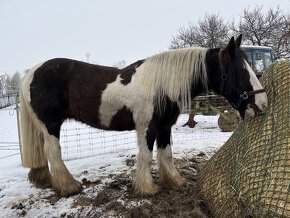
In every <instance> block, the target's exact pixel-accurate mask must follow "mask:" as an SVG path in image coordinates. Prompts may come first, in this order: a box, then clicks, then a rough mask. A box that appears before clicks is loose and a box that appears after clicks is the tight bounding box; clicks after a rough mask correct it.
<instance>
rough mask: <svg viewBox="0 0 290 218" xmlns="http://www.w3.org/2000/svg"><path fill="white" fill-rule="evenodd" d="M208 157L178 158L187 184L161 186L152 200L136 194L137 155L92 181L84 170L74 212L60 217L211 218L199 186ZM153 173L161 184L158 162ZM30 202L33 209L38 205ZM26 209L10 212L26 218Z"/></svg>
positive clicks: (52, 201) (50, 199)
mask: <svg viewBox="0 0 290 218" xmlns="http://www.w3.org/2000/svg"><path fill="white" fill-rule="evenodd" d="M209 156H211V154H209V153H203V152H200V153H198V154H190V155H187V158H183V159H175V165H176V167H177V169H178V171H179V172H180V173H181V174H182V175H183V176H184V177H185V178H186V179H187V182H188V185H187V186H186V187H182V188H178V189H173V188H168V187H164V186H160V191H159V193H158V194H156V195H155V196H152V197H139V196H136V195H135V194H134V192H133V187H132V176H133V175H134V174H135V172H134V170H135V167H134V165H135V161H136V157H135V156H131V157H128V158H127V159H126V165H127V167H126V169H124V171H123V172H118V173H116V174H109V175H108V176H104V177H98V178H97V179H95V180H93V181H92V180H89V179H87V178H86V174H87V175H88V172H86V171H84V172H83V175H84V176H83V179H82V183H83V187H84V190H83V192H82V193H81V194H79V195H76V196H74V201H73V203H72V204H71V208H72V210H70V211H69V212H67V213H62V214H61V215H60V216H59V217H67V218H75V217H124V218H126V217H134V218H137V217H138V218H139V217H140V218H143V217H154V218H155V217H164V218H165V217H166V218H170V217H182V218H186V217H193V218H208V217H212V216H211V214H210V211H209V210H208V208H207V206H206V204H205V202H204V201H203V200H202V199H201V198H200V196H199V194H198V189H197V186H196V179H197V173H198V170H199V169H200V167H201V166H202V165H203V164H204V163H205V162H206V161H207V159H208V158H209ZM152 174H153V178H154V180H155V181H156V183H157V184H158V171H157V164H156V163H155V162H154V163H153V170H152ZM87 177H88V176H87ZM59 200H61V199H60V198H59V197H58V196H56V195H52V196H49V197H47V198H46V201H48V202H49V204H50V205H54V204H56V203H57V202H58V201H59ZM27 203H28V204H31V207H33V204H35V203H36V202H33V201H31V202H30V201H29V202H27ZM22 207H23V208H22ZM27 208H29V207H28V206H27V205H25V206H22V204H21V205H20V204H17V205H15V208H11V209H17V210H18V215H19V216H20V217H25V216H26V212H27Z"/></svg>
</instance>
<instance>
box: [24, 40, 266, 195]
mask: <svg viewBox="0 0 290 218" xmlns="http://www.w3.org/2000/svg"><path fill="white" fill-rule="evenodd" d="M240 44H241V36H239V37H238V38H237V39H236V40H234V38H232V39H231V40H230V41H229V43H228V45H227V46H226V47H225V48H222V49H220V48H216V49H206V48H186V49H177V50H171V51H167V52H164V53H160V54H157V55H154V56H151V57H148V58H147V59H144V60H139V61H137V62H135V63H133V64H131V65H129V66H128V67H125V68H123V69H117V68H113V67H106V66H100V65H93V64H88V63H84V62H80V61H76V60H70V59H63V58H57V59H52V60H48V61H46V62H44V63H41V64H39V65H37V66H35V67H34V68H32V69H31V70H29V71H28V72H27V73H26V74H25V76H24V77H23V79H22V83H21V94H20V104H21V107H20V108H21V109H20V112H21V113H20V115H21V140H22V154H23V166H24V167H28V168H31V169H30V172H29V174H28V178H29V181H30V182H31V183H33V184H34V185H35V186H36V187H41V188H47V187H51V188H53V189H54V190H55V191H56V192H57V193H58V194H59V195H60V196H69V195H72V194H76V193H79V192H80V191H81V190H82V185H81V183H80V182H78V181H77V180H75V179H74V178H73V176H72V175H71V174H70V172H69V171H68V170H67V168H66V166H65V164H64V162H63V160H62V157H61V147H60V144H59V138H60V129H61V125H62V123H63V122H64V121H65V120H66V119H75V120H77V121H80V122H82V123H86V124H88V125H90V126H92V127H95V128H99V129H105V130H118V131H122V130H133V129H135V130H136V132H137V139H138V148H139V154H138V156H137V171H136V176H135V178H134V181H133V185H134V190H135V192H136V193H137V194H139V195H153V194H155V193H157V191H158V186H157V185H156V183H155V182H154V180H153V178H152V175H151V162H152V151H153V146H154V143H155V142H156V144H157V148H158V149H157V159H158V165H159V173H160V183H161V184H164V185H173V186H184V185H186V180H185V179H184V178H183V177H182V176H181V175H180V174H179V172H178V171H177V170H176V168H175V166H174V163H173V159H172V150H171V147H172V140H171V127H172V125H174V124H175V122H176V120H177V118H178V116H179V114H180V113H181V112H182V111H183V110H184V109H185V108H187V107H189V106H190V105H191V100H192V99H193V98H194V97H196V96H197V95H199V94H201V93H204V92H207V91H208V90H213V91H214V92H215V93H217V94H219V95H222V96H224V97H225V98H226V99H227V100H228V101H229V102H230V103H231V104H232V106H233V107H234V108H235V109H236V110H238V111H239V113H240V115H241V117H244V116H245V114H246V113H247V114H249V115H250V116H255V115H256V114H257V113H259V112H261V111H264V110H265V109H266V108H267V104H268V102H267V95H266V93H265V91H264V89H263V87H262V86H261V84H260V82H259V80H258V79H257V77H256V75H255V73H254V72H253V70H252V69H251V67H250V66H249V64H248V63H247V61H246V57H245V55H244V54H243V52H242V51H241V49H240Z"/></svg>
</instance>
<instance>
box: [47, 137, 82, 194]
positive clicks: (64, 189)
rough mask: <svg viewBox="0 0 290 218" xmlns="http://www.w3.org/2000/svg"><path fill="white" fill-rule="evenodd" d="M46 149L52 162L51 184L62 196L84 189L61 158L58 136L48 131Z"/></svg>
mask: <svg viewBox="0 0 290 218" xmlns="http://www.w3.org/2000/svg"><path fill="white" fill-rule="evenodd" d="M44 151H45V154H46V157H47V160H48V161H49V163H50V172H51V184H52V187H53V189H54V190H55V191H56V192H57V193H58V194H59V195H60V196H69V195H73V194H76V193H79V192H80V191H81V190H82V185H81V183H80V182H78V181H77V180H75V179H74V178H73V177H72V175H71V174H70V173H69V171H68V169H67V168H66V166H65V164H64V162H63V160H62V158H61V148H60V144H59V139H58V137H56V136H54V135H50V134H49V133H47V134H46V135H44Z"/></svg>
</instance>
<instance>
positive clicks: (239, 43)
mask: <svg viewBox="0 0 290 218" xmlns="http://www.w3.org/2000/svg"><path fill="white" fill-rule="evenodd" d="M241 43H242V34H240V35H239V37H238V38H237V39H236V41H235V44H236V46H237V48H239V47H240V46H241Z"/></svg>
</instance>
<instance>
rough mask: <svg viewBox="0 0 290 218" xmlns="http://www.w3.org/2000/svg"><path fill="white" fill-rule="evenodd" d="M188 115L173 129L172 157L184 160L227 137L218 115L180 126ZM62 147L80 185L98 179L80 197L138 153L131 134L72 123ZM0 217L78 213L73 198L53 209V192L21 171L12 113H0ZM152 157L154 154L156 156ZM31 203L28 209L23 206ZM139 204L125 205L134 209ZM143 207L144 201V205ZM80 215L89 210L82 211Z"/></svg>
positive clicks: (10, 110) (64, 132)
mask: <svg viewBox="0 0 290 218" xmlns="http://www.w3.org/2000/svg"><path fill="white" fill-rule="evenodd" d="M187 118H188V116H187V115H181V116H180V117H179V119H178V122H177V124H176V125H175V126H173V143H174V146H173V153H174V157H185V156H187V155H188V152H192V151H193V152H199V151H208V150H215V149H217V148H219V147H220V146H221V145H223V144H224V142H225V141H226V140H227V139H228V138H229V137H230V135H231V133H223V132H221V131H220V130H219V128H218V126H217V119H218V117H217V116H202V115H197V116H196V118H195V120H196V121H197V122H198V124H197V125H196V127H195V128H193V129H191V128H188V127H182V125H183V124H184V123H185V122H186V121H187ZM61 145H62V153H63V158H64V159H65V160H66V161H65V164H66V166H67V168H68V169H69V171H70V172H71V173H72V175H73V176H74V177H75V178H76V179H77V180H79V181H81V180H82V179H83V178H86V179H87V180H90V181H96V179H98V178H105V179H102V180H101V181H102V182H101V184H99V185H98V186H97V187H98V188H99V190H98V188H96V187H94V190H92V188H87V189H86V190H85V191H84V194H88V193H91V194H92V193H93V194H97V192H98V191H100V190H101V188H102V186H104V185H105V182H106V181H110V178H109V177H108V178H107V176H108V175H109V174H118V173H121V172H122V171H124V169H126V163H125V161H126V159H128V157H131V156H132V155H135V154H137V146H136V135H135V132H134V131H125V132H114V131H110V132H109V131H101V130H97V129H92V128H88V127H87V126H86V125H83V124H80V123H77V122H75V121H68V122H66V123H65V124H64V125H63V127H62V133H61ZM0 150H1V152H0V211H1V213H0V217H18V216H20V215H21V214H20V213H21V211H22V210H21V206H23V207H25V209H26V211H27V214H26V217H60V216H61V215H62V214H64V213H65V214H66V215H68V214H70V213H73V212H74V211H75V210H77V209H79V208H72V207H71V205H72V204H73V202H74V200H75V198H76V196H72V197H68V198H61V199H60V200H58V201H56V202H55V203H54V204H51V202H49V200H48V198H50V197H53V196H54V192H53V191H52V190H51V189H45V190H43V189H37V188H35V187H33V186H32V185H31V184H30V183H29V182H28V180H27V174H28V171H29V169H25V168H23V167H22V166H21V158H20V152H19V145H18V130H17V119H16V112H15V110H14V109H13V108H8V109H6V110H0ZM154 152H155V153H154V157H156V151H154ZM28 201H29V202H30V203H29V204H27V202H28ZM142 202H143V201H142V200H140V202H137V203H136V202H132V204H130V205H128V206H129V207H134V205H135V204H142ZM143 203H144V202H143ZM82 210H84V211H83V212H84V214H85V213H86V211H87V212H88V213H89V211H90V207H89V206H88V207H84V208H82Z"/></svg>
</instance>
